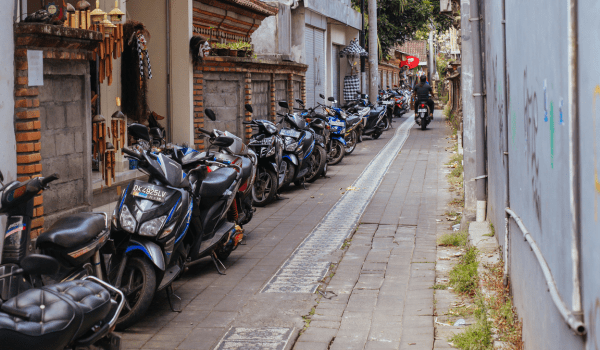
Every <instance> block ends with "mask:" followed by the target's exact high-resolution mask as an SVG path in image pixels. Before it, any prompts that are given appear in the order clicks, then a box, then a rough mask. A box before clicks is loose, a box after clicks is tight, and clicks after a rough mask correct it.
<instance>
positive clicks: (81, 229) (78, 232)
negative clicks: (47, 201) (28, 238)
mask: <svg viewBox="0 0 600 350" xmlns="http://www.w3.org/2000/svg"><path fill="white" fill-rule="evenodd" d="M105 229H106V221H105V217H104V214H100V213H78V214H74V215H69V216H67V217H64V218H62V219H59V220H58V221H56V222H55V223H54V224H53V225H52V226H51V227H50V229H49V230H48V231H44V232H43V233H42V234H41V235H40V236H39V237H38V238H37V240H36V244H37V246H38V247H42V246H44V245H45V244H54V245H57V246H59V247H62V248H74V247H77V246H80V245H82V244H84V243H87V242H89V241H91V240H92V239H94V238H95V237H96V236H98V235H99V234H100V233H101V232H102V231H103V230H105Z"/></svg>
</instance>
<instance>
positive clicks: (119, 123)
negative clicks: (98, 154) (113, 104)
mask: <svg viewBox="0 0 600 350" xmlns="http://www.w3.org/2000/svg"><path fill="white" fill-rule="evenodd" d="M111 119H112V139H113V143H114V144H115V147H116V149H117V151H118V150H120V149H121V148H123V147H125V135H124V132H123V131H124V130H125V115H124V114H123V112H121V111H116V112H115V113H113V115H112V117H111Z"/></svg>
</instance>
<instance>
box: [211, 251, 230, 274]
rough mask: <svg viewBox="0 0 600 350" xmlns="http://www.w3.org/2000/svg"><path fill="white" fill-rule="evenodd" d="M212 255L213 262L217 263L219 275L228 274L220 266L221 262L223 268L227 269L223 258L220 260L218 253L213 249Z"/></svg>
mask: <svg viewBox="0 0 600 350" xmlns="http://www.w3.org/2000/svg"><path fill="white" fill-rule="evenodd" d="M210 257H211V259H212V261H213V263H215V267H216V268H217V272H218V273H219V275H226V273H225V272H221V269H220V268H219V264H221V266H223V270H227V268H226V267H225V265H223V263H222V262H221V260H219V258H217V253H215V252H214V251H213V252H212V254H211V255H210Z"/></svg>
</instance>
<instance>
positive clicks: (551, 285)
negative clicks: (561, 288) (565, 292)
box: [505, 208, 587, 335]
mask: <svg viewBox="0 0 600 350" xmlns="http://www.w3.org/2000/svg"><path fill="white" fill-rule="evenodd" d="M505 210H506V213H507V214H509V215H510V216H511V217H512V218H513V220H515V222H516V223H517V226H519V228H520V229H521V232H522V233H523V238H525V240H526V241H527V243H529V246H530V247H531V250H532V251H533V253H534V254H535V257H536V258H537V260H538V263H539V264H540V267H541V268H542V272H543V274H544V278H545V279H546V284H547V285H548V291H549V292H550V296H551V297H552V301H554V305H556V308H557V309H558V312H560V314H561V315H562V317H563V318H564V319H565V322H567V324H568V325H569V327H570V328H571V329H572V330H573V331H574V332H575V333H577V335H585V333H586V332H587V329H586V326H585V324H584V323H583V322H581V321H580V318H579V317H577V315H576V314H575V313H574V312H572V311H571V310H569V309H568V308H567V305H566V304H565V302H564V301H563V300H562V298H561V297H560V294H559V293H558V289H557V288H556V282H555V281H554V277H553V276H552V272H550V267H548V263H546V259H544V256H543V255H542V252H541V251H540V248H539V247H538V245H537V244H536V243H535V240H534V239H533V237H531V234H529V231H528V230H527V228H526V227H525V225H524V224H523V221H521V218H520V217H519V216H518V215H517V214H516V213H515V212H514V211H512V209H510V208H506V209H505Z"/></svg>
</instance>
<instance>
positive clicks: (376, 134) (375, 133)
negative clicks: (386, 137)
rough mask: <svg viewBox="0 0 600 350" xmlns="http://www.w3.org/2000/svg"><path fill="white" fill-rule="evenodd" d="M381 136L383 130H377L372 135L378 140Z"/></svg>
mask: <svg viewBox="0 0 600 350" xmlns="http://www.w3.org/2000/svg"><path fill="white" fill-rule="evenodd" d="M379 136H381V131H376V132H374V133H373V134H372V135H371V137H372V138H373V140H377V139H378V138H379Z"/></svg>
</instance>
